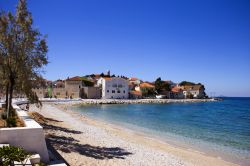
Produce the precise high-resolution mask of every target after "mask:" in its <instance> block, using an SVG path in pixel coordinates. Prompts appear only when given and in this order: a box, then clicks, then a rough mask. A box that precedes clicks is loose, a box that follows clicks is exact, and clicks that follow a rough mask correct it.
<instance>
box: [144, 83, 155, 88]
mask: <svg viewBox="0 0 250 166" xmlns="http://www.w3.org/2000/svg"><path fill="white" fill-rule="evenodd" d="M140 88H155V86H154V85H152V84H150V83H148V82H144V83H141V84H140Z"/></svg>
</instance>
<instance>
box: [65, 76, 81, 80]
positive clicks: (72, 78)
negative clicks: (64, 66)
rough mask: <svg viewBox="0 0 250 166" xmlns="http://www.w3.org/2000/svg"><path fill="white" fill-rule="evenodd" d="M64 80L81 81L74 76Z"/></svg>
mask: <svg viewBox="0 0 250 166" xmlns="http://www.w3.org/2000/svg"><path fill="white" fill-rule="evenodd" d="M66 80H67V81H81V80H82V79H81V77H79V76H76V77H71V78H68V79H66Z"/></svg>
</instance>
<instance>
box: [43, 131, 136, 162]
mask: <svg viewBox="0 0 250 166" xmlns="http://www.w3.org/2000/svg"><path fill="white" fill-rule="evenodd" d="M47 141H48V143H50V144H51V145H52V146H53V147H54V148H55V149H57V150H61V151H63V152H65V153H71V152H77V153H79V154H81V155H85V156H87V157H92V158H95V159H99V160H103V159H113V158H117V159H125V156H128V155H131V154H132V153H130V152H127V151H126V150H124V149H122V148H119V147H111V148H108V147H99V146H91V145H88V144H79V141H78V140H76V139H74V138H72V137H65V136H56V135H51V134H50V135H48V136H47Z"/></svg>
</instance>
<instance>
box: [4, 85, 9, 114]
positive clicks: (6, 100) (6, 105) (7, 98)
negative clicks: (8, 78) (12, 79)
mask: <svg viewBox="0 0 250 166" xmlns="http://www.w3.org/2000/svg"><path fill="white" fill-rule="evenodd" d="M8 100H9V84H7V86H6V92H5V111H7V108H8V104H9V102H8Z"/></svg>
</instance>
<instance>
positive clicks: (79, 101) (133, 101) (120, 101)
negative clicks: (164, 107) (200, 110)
mask: <svg viewBox="0 0 250 166" xmlns="http://www.w3.org/2000/svg"><path fill="white" fill-rule="evenodd" d="M40 101H41V102H43V103H50V102H52V103H67V104H68V105H88V104H92V105H99V104H167V103H197V102H216V101H220V99H216V98H209V99H55V98H52V99H45V98H44V99H40Z"/></svg>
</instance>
